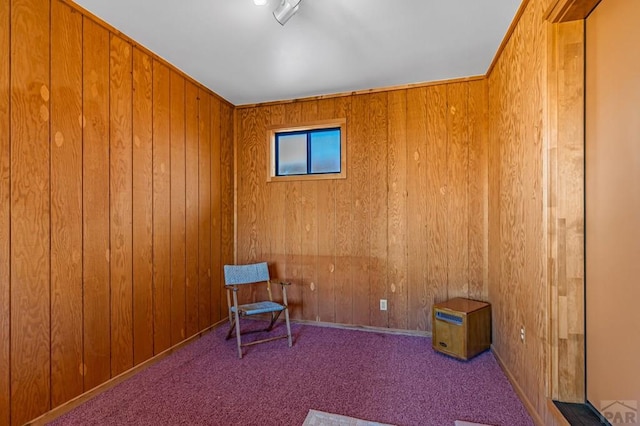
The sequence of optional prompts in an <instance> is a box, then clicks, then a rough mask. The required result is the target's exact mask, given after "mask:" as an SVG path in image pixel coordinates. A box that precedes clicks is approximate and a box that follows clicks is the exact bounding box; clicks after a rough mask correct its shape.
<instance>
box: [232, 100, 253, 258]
mask: <svg viewBox="0 0 640 426" xmlns="http://www.w3.org/2000/svg"><path fill="white" fill-rule="evenodd" d="M257 113H258V110H257V109H251V110H246V111H240V113H239V114H238V119H239V120H240V123H241V129H242V130H241V133H240V134H239V135H238V140H239V141H240V142H239V146H238V164H239V167H238V169H239V170H246V171H247V173H238V194H239V195H238V199H239V202H238V216H239V220H238V224H237V227H238V233H239V234H241V235H244V238H240V239H239V240H238V241H237V244H238V259H237V260H238V263H239V264H242V263H253V262H256V261H257V254H256V248H257V230H256V221H257V214H258V212H257V206H256V205H255V203H256V201H255V195H254V194H252V191H253V190H254V188H256V187H257V182H256V181H255V179H256V178H257V177H256V173H258V170H257V167H256V166H255V163H254V161H255V158H256V157H257V153H258V135H257V130H256V125H257V124H256V116H257ZM251 182H253V183H251Z"/></svg>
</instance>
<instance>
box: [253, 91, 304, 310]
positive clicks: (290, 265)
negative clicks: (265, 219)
mask: <svg viewBox="0 0 640 426" xmlns="http://www.w3.org/2000/svg"><path fill="white" fill-rule="evenodd" d="M285 122H286V123H291V124H293V125H295V124H298V123H301V122H302V104H301V103H299V102H296V103H293V104H288V105H286V106H285ZM260 140H262V138H260ZM284 188H285V189H284V190H285V204H284V205H285V210H284V223H285V228H284V235H285V240H284V241H285V264H286V278H287V280H289V281H290V282H291V284H292V285H291V286H290V287H289V288H288V289H287V297H288V300H289V311H290V315H291V317H292V318H293V319H301V318H302V315H303V306H302V302H303V298H302V297H303V296H302V270H301V263H302V262H301V253H302V247H301V246H302V195H301V193H300V191H301V185H300V182H286V183H285V184H284Z"/></svg>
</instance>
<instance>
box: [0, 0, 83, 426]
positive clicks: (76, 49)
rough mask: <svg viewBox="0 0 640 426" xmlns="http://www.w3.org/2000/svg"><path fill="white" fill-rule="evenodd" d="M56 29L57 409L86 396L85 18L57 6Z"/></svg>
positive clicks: (54, 288)
mask: <svg viewBox="0 0 640 426" xmlns="http://www.w3.org/2000/svg"><path fill="white" fill-rule="evenodd" d="M51 25H52V27H51V35H52V39H51V142H52V143H51V144H50V146H51V405H52V406H53V407H55V406H58V405H60V404H62V403H63V402H65V401H68V400H69V399H71V398H73V397H75V396H77V395H80V394H81V393H82V391H83V384H82V375H81V373H80V369H79V367H80V366H81V365H82V361H83V358H82V309H78V307H80V306H82V127H81V124H80V122H79V120H78V117H80V116H81V115H82V16H81V15H80V14H79V13H76V12H73V11H72V10H71V8H70V7H69V6H67V5H65V4H63V3H61V2H58V1H55V2H52V3H51ZM0 233H1V232H0ZM0 267H1V266H0ZM0 422H1V421H0Z"/></svg>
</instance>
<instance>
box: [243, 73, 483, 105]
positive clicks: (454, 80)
mask: <svg viewBox="0 0 640 426" xmlns="http://www.w3.org/2000/svg"><path fill="white" fill-rule="evenodd" d="M485 78H486V75H473V76H469V77H459V78H450V79H446V80H434V81H425V82H421V83H409V84H401V85H397V86H386V87H377V88H375V89H363V90H355V91H351V92H339V93H331V94H328V95H318V96H309V97H306V98H296V99H285V100H280V101H269V102H258V103H254V104H242V105H236V108H237V109H243V108H255V107H263V106H271V105H282V104H290V103H295V102H306V101H317V100H320V99H331V98H341V97H344V96H354V95H367V94H371V93H380V92H391V91H394V90H407V89H415V88H419V87H428V86H439V85H442V84H453V83H464V82H469V81H476V80H483V79H485Z"/></svg>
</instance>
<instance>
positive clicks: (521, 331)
mask: <svg viewBox="0 0 640 426" xmlns="http://www.w3.org/2000/svg"><path fill="white" fill-rule="evenodd" d="M520 340H521V341H522V342H524V326H522V327H520Z"/></svg>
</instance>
